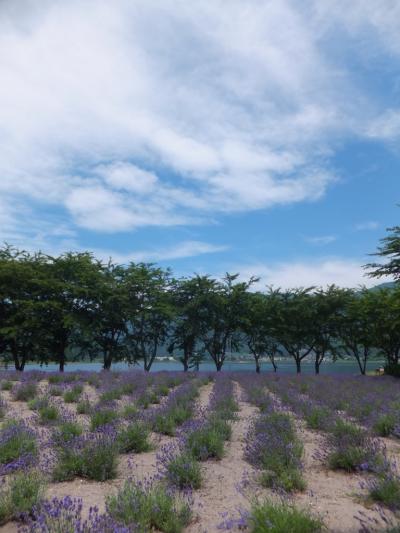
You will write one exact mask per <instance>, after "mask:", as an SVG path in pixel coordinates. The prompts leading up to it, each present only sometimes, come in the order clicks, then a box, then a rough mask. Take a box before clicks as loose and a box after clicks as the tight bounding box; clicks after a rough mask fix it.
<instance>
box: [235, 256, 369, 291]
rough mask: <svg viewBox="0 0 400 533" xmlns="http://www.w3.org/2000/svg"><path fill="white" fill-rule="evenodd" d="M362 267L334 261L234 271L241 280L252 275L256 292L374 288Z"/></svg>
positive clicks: (351, 261) (358, 263) (348, 261)
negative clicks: (279, 288) (314, 288)
mask: <svg viewBox="0 0 400 533" xmlns="http://www.w3.org/2000/svg"><path fill="white" fill-rule="evenodd" d="M361 264H362V260H356V259H347V258H335V257H333V258H320V259H316V260H315V259H309V260H299V261H288V262H285V263H275V264H271V265H265V264H260V263H257V264H252V265H242V266H240V265H236V267H235V268H234V269H233V271H235V272H240V274H241V276H242V277H243V278H246V279H247V278H249V277H250V276H252V275H254V276H257V277H259V278H260V281H259V283H258V288H264V287H265V286H266V285H273V286H275V287H282V288H293V287H311V286H316V287H326V286H328V285H332V284H335V285H338V286H340V287H357V286H358V285H366V286H368V287H372V286H374V285H376V284H377V281H376V280H374V279H370V278H368V277H366V276H365V271H364V269H363V268H362V266H361Z"/></svg>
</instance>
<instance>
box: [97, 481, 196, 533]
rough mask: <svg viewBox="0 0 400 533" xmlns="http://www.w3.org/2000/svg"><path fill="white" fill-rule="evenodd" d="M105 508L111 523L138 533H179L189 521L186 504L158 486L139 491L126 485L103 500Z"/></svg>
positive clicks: (189, 514) (137, 487)
mask: <svg viewBox="0 0 400 533" xmlns="http://www.w3.org/2000/svg"><path fill="white" fill-rule="evenodd" d="M106 508H107V511H108V513H109V514H110V515H111V516H112V517H113V518H114V520H116V521H118V522H120V523H122V524H124V525H126V526H134V527H135V531H137V532H138V533H148V532H149V531H153V530H158V531H162V532H163V533H181V532H182V531H183V530H184V528H185V527H186V526H187V525H188V524H189V522H190V520H191V511H190V508H189V506H188V504H186V503H185V502H182V501H179V500H177V499H176V498H175V497H174V496H173V495H172V494H171V493H170V492H169V491H167V490H165V487H163V486H162V485H155V486H153V487H147V488H143V487H142V486H141V485H139V484H136V483H135V482H133V481H127V482H126V483H125V485H124V486H123V488H122V489H120V490H119V491H118V493H117V494H116V495H113V496H109V497H108V498H107V500H106Z"/></svg>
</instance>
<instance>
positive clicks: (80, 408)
mask: <svg viewBox="0 0 400 533" xmlns="http://www.w3.org/2000/svg"><path fill="white" fill-rule="evenodd" d="M76 412H77V413H78V415H88V414H90V413H91V412H92V405H91V403H90V402H89V400H81V401H80V402H78V403H77V404H76Z"/></svg>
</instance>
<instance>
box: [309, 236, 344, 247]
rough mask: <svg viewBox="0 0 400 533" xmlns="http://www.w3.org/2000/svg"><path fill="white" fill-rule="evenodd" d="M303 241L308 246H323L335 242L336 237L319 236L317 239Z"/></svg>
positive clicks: (310, 238) (311, 238)
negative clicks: (307, 243)
mask: <svg viewBox="0 0 400 533" xmlns="http://www.w3.org/2000/svg"><path fill="white" fill-rule="evenodd" d="M305 240H306V241H307V242H309V243H310V244H316V245H325V244H330V243H331V242H335V241H336V240H337V237H336V236H335V235H321V236H319V237H306V238H305Z"/></svg>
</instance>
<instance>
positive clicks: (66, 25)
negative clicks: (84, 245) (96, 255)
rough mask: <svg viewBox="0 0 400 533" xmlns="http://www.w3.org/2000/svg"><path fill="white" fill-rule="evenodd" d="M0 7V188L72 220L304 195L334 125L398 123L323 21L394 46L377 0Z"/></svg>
mask: <svg viewBox="0 0 400 533" xmlns="http://www.w3.org/2000/svg"><path fill="white" fill-rule="evenodd" d="M227 10H228V11H229V13H227ZM0 15H2V16H1V17H0V20H1V22H0V71H1V84H0V100H1V102H2V105H1V107H0V141H1V142H0V146H1V148H0V176H1V180H0V194H1V195H2V198H4V199H5V201H7V202H9V203H11V204H13V203H17V202H20V203H21V204H23V205H24V206H28V205H30V204H32V203H33V202H35V203H36V205H37V208H38V209H40V210H42V212H43V210H46V209H48V211H49V213H50V211H52V210H54V209H60V210H61V209H63V210H65V212H66V214H67V216H68V220H67V223H68V224H70V225H71V228H74V227H76V226H80V227H83V228H87V229H89V230H93V231H98V232H120V231H127V230H132V229H135V228H140V227H143V226H172V225H182V224H193V223H199V222H205V221H206V220H207V219H209V218H210V214H211V213H212V216H218V215H219V214H221V213H231V212H235V211H250V210H255V209H261V208H268V207H270V206H273V205H280V204H289V203H295V202H304V201H315V200H318V199H319V198H321V197H323V196H324V194H326V191H327V190H328V188H329V186H330V185H331V184H332V183H334V182H335V179H336V175H335V172H334V170H332V168H331V165H330V164H329V162H327V160H326V158H327V154H329V153H330V151H331V150H332V146H333V145H334V141H335V139H336V138H337V136H338V135H351V134H353V135H354V134H356V135H365V136H373V137H379V138H381V139H383V140H385V139H388V138H392V137H393V136H394V135H397V133H398V129H399V126H398V112H397V111H396V110H393V111H388V112H387V113H388V114H387V116H385V115H383V118H382V119H380V118H379V117H380V116H381V115H382V112H383V111H386V110H382V109H381V108H379V106H377V105H376V103H375V102H371V101H370V99H369V95H368V92H364V91H363V88H362V87H360V85H359V84H358V83H356V82H355V81H354V80H353V77H352V68H351V66H347V65H346V64H340V65H338V64H337V63H336V59H335V57H334V54H333V55H331V54H330V43H331V41H332V39H336V33H335V30H336V29H337V28H340V31H342V32H344V33H346V34H347V35H348V36H349V38H351V39H353V38H358V37H360V38H361V37H363V36H367V37H368V39H369V38H370V37H371V40H372V41H373V43H374V44H373V45H371V53H375V49H374V46H375V43H379V45H380V46H381V47H382V48H384V49H385V50H390V52H391V53H392V54H397V53H400V40H399V37H398V34H399V32H398V22H397V21H398V20H399V9H398V7H397V6H396V5H395V4H394V3H393V2H390V1H389V0H381V1H380V2H377V1H376V0H363V1H361V0H356V1H354V2H352V3H351V6H349V5H348V2H344V0H340V1H333V0H332V1H331V0H329V1H327V2H317V1H316V0H310V1H309V2H304V3H302V2H298V3H294V2H291V1H289V0H272V1H271V2H268V3H262V2H261V3H260V2H258V1H257V0H248V1H247V2H243V1H241V0H232V1H231V2H229V5H228V6H227V4H226V3H225V2H222V1H220V0H216V1H214V2H197V1H188V0H177V1H176V0H175V1H172V0H165V1H164V2H152V1H148V2H134V1H131V0H115V1H113V2H109V1H107V0H99V1H98V2H96V3H95V4H93V2H91V1H89V0H71V1H69V2H63V1H57V0H56V1H54V2H53V1H52V2H50V1H49V0H47V1H46V0H45V1H43V2H26V1H23V0H21V1H15V0H3V2H1V4H0ZM72 43H73V44H72ZM372 48H373V50H372ZM365 50H366V51H365V53H368V47H365ZM379 120H382V121H383V122H382V124H380V123H379ZM22 211H24V209H23V210H22ZM25 211H26V209H25ZM23 216H24V215H21V218H22V217H23Z"/></svg>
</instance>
